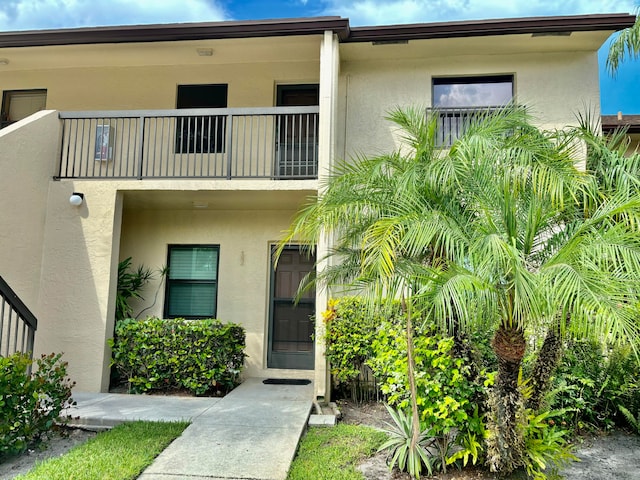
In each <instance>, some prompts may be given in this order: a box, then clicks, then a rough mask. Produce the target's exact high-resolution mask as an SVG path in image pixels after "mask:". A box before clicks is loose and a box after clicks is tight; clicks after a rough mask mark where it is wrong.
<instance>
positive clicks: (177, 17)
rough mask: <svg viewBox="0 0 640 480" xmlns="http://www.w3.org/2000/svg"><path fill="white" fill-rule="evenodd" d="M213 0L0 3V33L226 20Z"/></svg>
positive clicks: (26, 0)
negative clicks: (41, 29)
mask: <svg viewBox="0 0 640 480" xmlns="http://www.w3.org/2000/svg"><path fill="white" fill-rule="evenodd" d="M226 19H227V15H226V13H225V10H224V9H223V8H222V6H220V5H219V4H218V3H217V2H216V1H212V0H135V1H131V0H108V1H104V0H1V3H0V31H11V30H30V29H40V28H62V27H84V26H96V25H125V24H129V25H131V24H150V23H177V22H210V21H220V20H226Z"/></svg>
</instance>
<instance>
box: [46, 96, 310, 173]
mask: <svg viewBox="0 0 640 480" xmlns="http://www.w3.org/2000/svg"><path fill="white" fill-rule="evenodd" d="M60 118H61V120H62V122H63V131H62V132H63V133H62V150H61V151H62V153H61V159H60V169H59V171H58V178H99V179H109V178H112V179H124V178H136V179H145V178H227V179H233V178H270V179H305V178H317V175H318V107H317V106H314V107H272V108H242V109H238V108H219V109H183V110H182V109H181V110H143V111H105V112H61V113H60Z"/></svg>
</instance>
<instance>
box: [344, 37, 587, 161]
mask: <svg viewBox="0 0 640 480" xmlns="http://www.w3.org/2000/svg"><path fill="white" fill-rule="evenodd" d="M398 48H401V46H398ZM340 73H341V74H340V94H339V101H340V111H341V115H340V117H339V118H340V125H339V127H338V131H339V132H340V131H343V132H344V134H343V135H342V138H341V139H340V141H339V145H338V149H337V155H338V156H340V157H342V158H348V157H349V156H352V155H354V154H357V153H367V154H375V153H380V152H387V151H389V150H390V148H391V147H392V146H393V145H396V146H397V145H398V144H399V140H398V138H397V136H394V135H393V131H394V127H393V125H392V124H391V123H390V122H388V121H386V120H385V119H384V116H385V115H386V114H387V113H388V112H389V111H391V110H392V109H393V108H395V107H402V106H410V105H411V106H415V105H420V106H424V107H431V106H432V99H431V88H432V87H431V86H432V77H437V76H463V75H497V74H513V75H514V90H515V96H516V99H517V101H518V102H519V103H522V104H525V105H528V106H530V107H531V111H532V113H533V115H534V117H535V118H536V120H537V122H538V124H540V125H541V126H543V127H563V126H565V125H569V124H572V123H573V124H575V113H576V112H580V111H585V109H587V108H589V109H590V110H591V111H592V113H593V114H594V115H595V116H597V115H599V112H600V96H599V84H598V65H597V56H596V53H595V52H593V51H591V52H589V51H587V52H585V51H577V52H568V53H567V52H565V53H556V52H547V53H544V54H542V53H528V54H519V55H473V56H470V55H457V56H456V55H453V56H446V57H429V58H424V59H418V58H412V59H400V60H384V61H353V60H349V61H343V62H342V65H341V72H340Z"/></svg>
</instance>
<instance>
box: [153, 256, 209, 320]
mask: <svg viewBox="0 0 640 480" xmlns="http://www.w3.org/2000/svg"><path fill="white" fill-rule="evenodd" d="M219 257H220V246H219V245H169V253H168V259H167V265H168V268H169V273H168V275H167V282H166V294H165V303H164V314H165V317H166V318H178V317H181V318H191V319H195V318H215V317H216V310H217V298H218V261H219Z"/></svg>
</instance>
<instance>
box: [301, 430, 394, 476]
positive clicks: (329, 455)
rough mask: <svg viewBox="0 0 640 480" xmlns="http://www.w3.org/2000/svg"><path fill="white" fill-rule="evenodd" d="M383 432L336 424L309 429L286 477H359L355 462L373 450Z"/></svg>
mask: <svg viewBox="0 0 640 480" xmlns="http://www.w3.org/2000/svg"><path fill="white" fill-rule="evenodd" d="M385 438H386V436H385V434H384V433H382V432H379V431H377V430H374V429H373V428H369V427H361V426H356V425H344V424H339V425H337V426H335V427H324V428H322V427H318V428H311V429H309V431H308V432H307V434H306V435H305V436H304V438H303V439H302V441H301V442H300V448H299V450H298V455H297V456H296V458H295V460H294V461H293V464H292V465H291V470H290V471H289V477H288V478H289V480H309V479H310V478H313V479H314V480H362V478H363V477H362V474H361V473H360V472H358V471H357V470H356V469H355V465H356V464H357V462H358V461H359V460H360V459H363V458H365V457H367V456H369V455H371V454H372V453H374V452H375V451H376V450H377V449H378V446H379V445H381V444H382V442H383V441H384V440H385Z"/></svg>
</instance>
